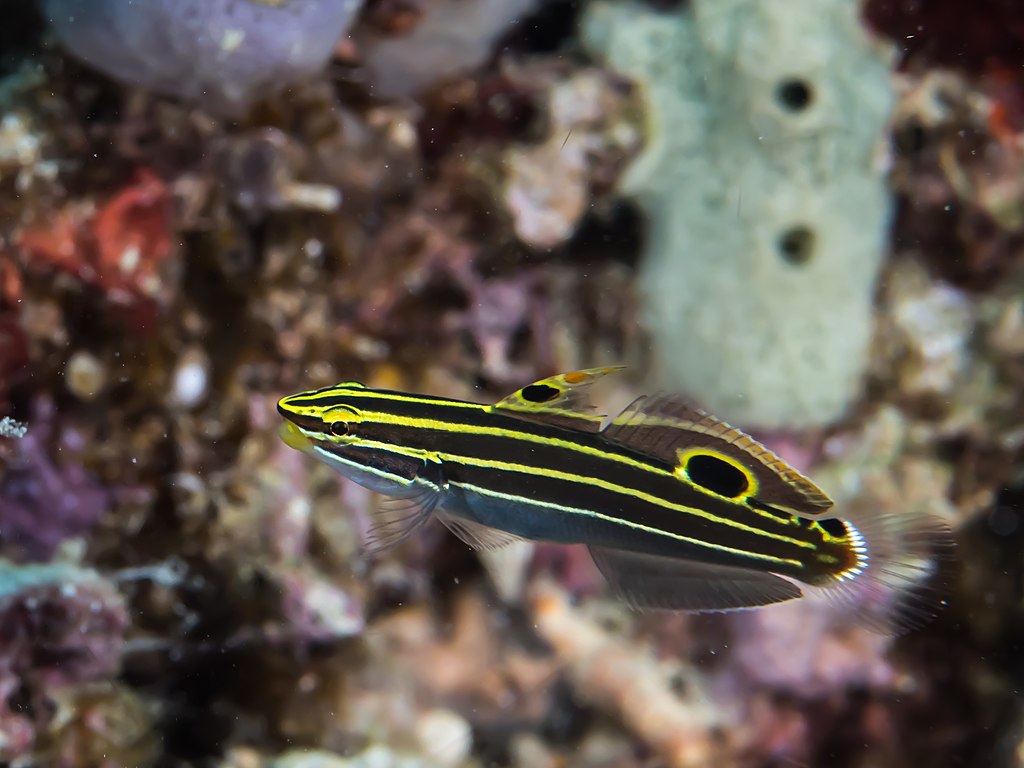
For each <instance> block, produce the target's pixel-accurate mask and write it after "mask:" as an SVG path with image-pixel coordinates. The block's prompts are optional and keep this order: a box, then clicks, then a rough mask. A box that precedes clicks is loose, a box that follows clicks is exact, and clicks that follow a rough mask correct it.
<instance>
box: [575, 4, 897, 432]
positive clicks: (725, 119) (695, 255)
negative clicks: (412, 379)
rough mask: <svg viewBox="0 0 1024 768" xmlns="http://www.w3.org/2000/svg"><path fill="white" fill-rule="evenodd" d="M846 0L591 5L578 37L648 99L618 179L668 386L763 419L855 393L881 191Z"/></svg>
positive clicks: (882, 114) (882, 209)
mask: <svg viewBox="0 0 1024 768" xmlns="http://www.w3.org/2000/svg"><path fill="white" fill-rule="evenodd" d="M858 6H859V4H858V3H857V2H856V1H855V0H786V2H764V0H693V2H692V3H690V4H689V5H688V7H686V8H684V9H683V10H677V11H673V12H663V13H659V12H655V11H653V10H651V9H649V8H645V7H644V6H643V5H641V4H637V3H631V2H610V1H605V2H597V3H594V4H593V5H592V6H591V8H590V10H589V12H588V13H587V15H586V17H585V20H584V39H585V41H586V43H587V45H588V47H589V48H590V49H591V50H592V51H593V52H595V54H596V55H598V56H600V57H603V58H604V59H606V61H607V62H608V64H609V66H611V67H613V68H615V69H617V70H619V71H621V72H622V73H623V74H625V75H628V76H630V77H632V78H633V79H635V80H636V81H637V82H638V84H639V85H640V87H641V88H642V89H643V91H644V93H645V96H646V99H647V120H648V125H647V128H648V145H647V149H646V150H645V152H644V153H643V154H642V155H641V157H640V158H639V159H638V160H637V161H636V163H635V164H634V165H633V166H632V167H631V168H630V169H629V171H628V173H627V175H626V177H625V179H624V181H623V191H624V192H625V193H626V194H628V195H632V196H634V197H635V198H636V199H637V201H638V202H639V204H640V205H641V207H642V208H643V209H644V211H645V212H646V214H647V217H648V220H649V229H648V247H647V254H646V259H645V261H644V265H643V280H642V284H643V290H644V296H645V302H646V308H647V315H646V321H647V323H648V324H649V327H650V330H651V332H652V335H653V337H654V340H655V343H656V345H657V353H658V355H657V356H658V358H659V361H660V364H661V366H662V368H663V370H664V376H665V378H666V383H667V384H668V385H669V386H671V387H673V388H675V389H679V390H682V391H684V392H688V393H689V394H691V395H692V396H694V397H695V398H696V399H697V400H699V401H700V402H701V403H702V404H703V405H704V406H706V407H707V408H709V409H711V410H713V411H714V412H716V413H717V414H719V415H720V416H722V417H724V418H727V419H731V420H733V421H736V422H738V423H741V424H748V425H753V426H761V427H768V428H774V427H805V426H810V425H817V424H823V423H827V422H830V421H832V420H834V419H836V418H837V417H839V416H840V415H842V413H843V411H844V409H845V408H846V407H847V406H848V405H849V404H850V402H851V401H852V400H853V399H854V398H855V397H856V396H857V394H858V392H859V389H860V383H861V378H862V374H863V371H864V370H865V367H866V363H867V350H868V343H869V338H870V334H871V328H872V306H873V294H874V289H875V282H876V278H877V275H878V270H879V267H880V264H881V261H882V256H883V253H884V251H885V243H886V235H887V230H888V225H889V221H890V214H891V207H892V205H891V199H890V194H889V191H888V189H887V185H886V182H885V174H884V167H883V165H884V163H882V162H880V159H879V158H880V157H881V156H882V153H881V152H880V148H882V147H883V144H884V135H885V127H886V122H887V119H888V116H889V113H890V110H891V108H892V106H893V102H894V91H893V87H892V83H891V73H890V62H891V55H890V52H889V50H888V49H886V48H884V47H882V46H881V45H880V44H878V43H875V42H873V41H872V40H871V39H870V38H869V36H868V34H867V33H866V31H865V30H864V29H863V27H862V25H861V22H860V19H859V14H858Z"/></svg>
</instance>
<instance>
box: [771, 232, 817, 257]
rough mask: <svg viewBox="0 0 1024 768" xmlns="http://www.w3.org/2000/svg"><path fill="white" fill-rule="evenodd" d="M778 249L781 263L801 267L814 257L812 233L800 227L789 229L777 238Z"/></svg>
mask: <svg viewBox="0 0 1024 768" xmlns="http://www.w3.org/2000/svg"><path fill="white" fill-rule="evenodd" d="M778 247H779V255H780V256H782V259H783V261H786V262H788V263H789V264H792V265H793V266H796V267H799V266H803V265H804V264H807V263H808V262H809V261H810V260H811V258H812V257H813V256H814V232H812V231H811V230H810V228H808V227H805V226H802V225H797V226H795V227H790V228H789V229H787V230H786V231H785V232H783V233H782V234H781V235H780V236H779V243H778Z"/></svg>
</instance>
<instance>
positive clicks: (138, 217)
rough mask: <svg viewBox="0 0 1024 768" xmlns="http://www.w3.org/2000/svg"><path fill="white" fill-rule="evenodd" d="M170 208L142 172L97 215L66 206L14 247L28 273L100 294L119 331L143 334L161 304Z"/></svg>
mask: <svg viewBox="0 0 1024 768" xmlns="http://www.w3.org/2000/svg"><path fill="white" fill-rule="evenodd" d="M169 203H170V194H169V192H168V189H167V185H166V184H164V183H163V182H162V181H161V180H160V179H158V178H157V177H156V176H154V175H153V174H152V173H150V172H148V171H145V170H143V171H140V172H139V173H138V174H137V176H136V179H135V180H134V182H132V184H130V185H129V186H127V187H125V188H124V189H122V190H121V191H120V192H118V193H117V194H116V195H114V197H113V198H111V199H110V200H109V201H107V202H106V203H105V204H104V205H102V206H101V207H100V208H99V210H97V211H95V212H93V211H92V210H91V208H90V207H87V206H83V205H70V206H67V207H65V208H64V209H63V210H61V211H59V212H58V213H57V216H56V219H55V220H54V221H52V222H49V223H48V225H47V226H46V227H39V228H35V229H29V230H25V231H23V232H22V233H21V235H20V237H19V238H18V244H19V245H20V247H21V249H22V250H23V252H24V253H25V256H26V258H27V260H28V265H29V267H31V268H33V269H41V270H46V271H56V272H59V273H64V274H67V275H70V276H72V277H73V278H74V279H76V280H77V281H78V282H79V283H81V284H82V285H85V286H88V287H89V288H92V289H95V290H98V291H100V292H101V293H102V295H103V297H104V298H105V300H106V301H107V303H108V305H109V307H110V308H111V310H112V312H113V314H114V315H115V317H116V318H117V319H118V320H119V321H120V322H121V323H122V324H123V325H126V326H128V327H129V328H133V329H134V330H138V331H144V330H147V329H150V328H152V327H153V326H154V325H155V320H156V316H157V314H158V311H159V309H160V306H161V305H162V304H163V303H164V301H163V300H162V295H163V294H164V287H165V282H164V280H163V275H162V272H163V270H162V265H163V262H164V261H165V260H166V259H167V257H168V256H169V255H170V253H171V236H170V228H169V227H170V222H169Z"/></svg>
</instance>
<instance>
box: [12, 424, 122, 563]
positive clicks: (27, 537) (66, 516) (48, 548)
mask: <svg viewBox="0 0 1024 768" xmlns="http://www.w3.org/2000/svg"><path fill="white" fill-rule="evenodd" d="M51 409H52V406H50V405H48V404H40V405H39V407H38V408H37V414H38V417H37V418H36V419H34V420H33V423H32V426H31V428H30V429H29V431H28V433H27V434H26V435H25V436H24V437H23V438H21V439H20V440H17V441H16V442H13V443H11V444H10V446H9V448H10V450H11V453H12V455H11V456H10V458H8V459H7V462H6V466H5V467H4V470H3V475H2V477H0V541H2V542H3V543H5V544H8V545H12V546H13V547H15V548H16V549H18V550H19V552H20V553H21V554H22V555H24V556H25V557H26V558H29V559H32V560H46V559H48V558H49V557H50V556H51V555H53V553H54V551H55V550H56V549H57V547H58V546H60V544H61V542H63V541H64V540H66V539H68V538H71V537H74V536H80V535H82V534H84V533H87V532H88V531H89V530H91V529H92V527H93V526H94V525H95V524H96V522H97V521H98V520H99V519H100V517H101V516H102V515H103V513H104V512H105V511H106V509H107V506H108V504H109V503H110V493H109V492H108V491H107V490H106V489H105V488H103V487H102V486H101V485H100V484H99V483H97V482H96V481H95V480H94V479H93V478H92V477H91V476H90V475H89V473H88V472H87V471H86V470H85V468H84V467H83V466H81V464H79V463H77V462H74V461H65V462H63V463H60V464H58V463H55V462H54V461H53V460H52V459H51V458H50V456H49V454H48V452H47V450H46V442H47V438H48V437H49V434H50V419H51V418H52V417H51V416H48V413H47V412H48V411H49V410H51ZM73 438H74V435H73V433H71V432H65V434H64V435H62V443H63V445H62V446H61V447H62V448H65V447H67V448H70V447H72V446H71V445H70V444H69V443H70V442H73Z"/></svg>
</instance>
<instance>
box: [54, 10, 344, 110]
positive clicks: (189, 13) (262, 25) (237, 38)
mask: <svg viewBox="0 0 1024 768" xmlns="http://www.w3.org/2000/svg"><path fill="white" fill-rule="evenodd" d="M361 5H362V0H286V1H282V0H278V1H277V2H267V1H266V0H147V2H137V0H45V2H44V3H43V8H44V10H45V13H46V16H47V18H48V20H49V21H50V24H51V25H52V27H53V30H54V32H55V33H56V35H57V37H58V38H59V39H60V41H61V42H62V43H63V44H64V46H65V47H66V48H68V50H70V51H71V52H72V53H73V54H74V55H75V56H77V57H78V58H80V59H82V60H83V61H85V62H87V63H89V64H91V65H92V66H94V67H96V68H97V69H99V70H101V71H103V72H105V73H106V74H108V75H110V76H111V77H114V78H116V79H119V80H122V81H125V82H129V83H134V84H136V85H141V86H143V87H145V88H150V89H152V90H154V91H159V92H161V93H167V94H172V95H175V96H179V97H181V98H184V99H187V100H189V101H195V102H198V103H201V104H203V105H205V106H206V107H208V108H210V109H213V110H215V111H217V112H222V113H228V114H230V113H236V112H239V111H240V110H241V109H243V108H244V107H245V106H246V104H247V103H249V102H250V101H252V100H253V99H255V98H257V97H259V96H261V95H263V94H265V93H267V92H273V91H276V90H280V89H281V87H282V86H285V85H288V84H291V83H294V82H297V81H299V80H302V79H304V78H306V77H308V76H310V75H312V74H315V73H316V71H317V70H319V69H320V68H321V67H322V66H323V65H324V63H325V62H326V61H327V59H328V57H329V56H330V55H331V52H332V51H333V49H334V46H335V44H336V43H337V42H338V39H339V38H340V37H341V36H342V34H344V32H345V30H346V29H347V28H348V26H349V24H350V23H351V22H352V21H353V19H354V18H355V15H356V13H357V12H358V11H359V8H360V6H361Z"/></svg>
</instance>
